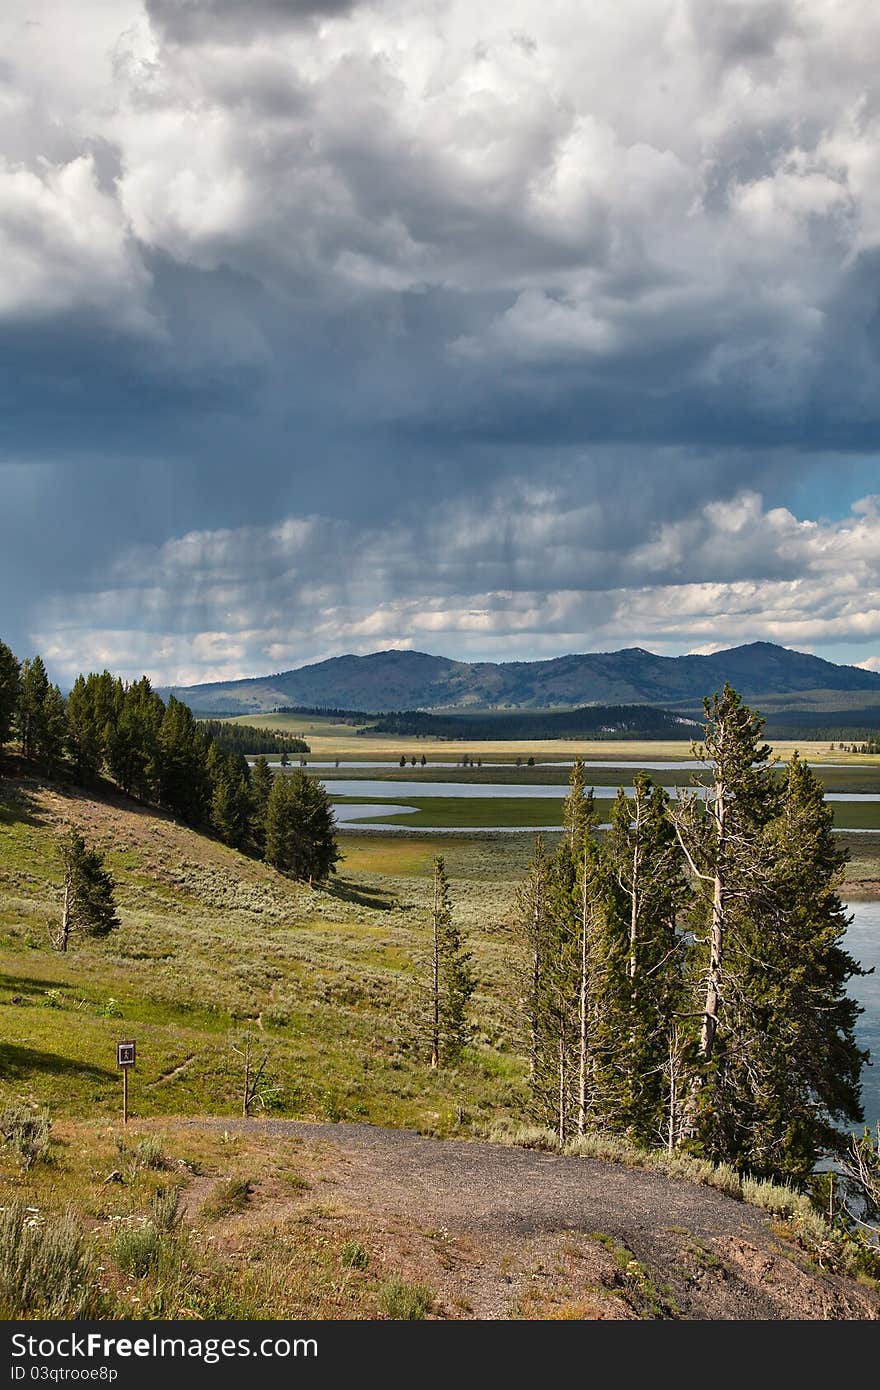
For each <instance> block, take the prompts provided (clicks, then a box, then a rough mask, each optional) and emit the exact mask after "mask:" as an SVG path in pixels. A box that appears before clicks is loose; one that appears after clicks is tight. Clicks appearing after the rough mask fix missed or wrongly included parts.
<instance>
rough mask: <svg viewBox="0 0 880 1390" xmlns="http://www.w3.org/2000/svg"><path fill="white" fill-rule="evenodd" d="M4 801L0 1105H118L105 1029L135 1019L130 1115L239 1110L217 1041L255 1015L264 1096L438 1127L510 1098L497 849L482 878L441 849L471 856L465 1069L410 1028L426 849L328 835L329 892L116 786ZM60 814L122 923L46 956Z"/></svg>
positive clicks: (509, 1020)
mask: <svg viewBox="0 0 880 1390" xmlns="http://www.w3.org/2000/svg"><path fill="white" fill-rule="evenodd" d="M4 798H5V800H4V805H3V808H2V814H0V971H2V975H3V984H2V992H0V1038H2V1042H0V1098H2V1099H3V1100H4V1101H9V1100H11V1099H15V1098H23V1099H34V1100H37V1101H39V1102H41V1103H46V1104H48V1105H49V1106H50V1107H51V1108H52V1110H53V1112H58V1113H67V1114H70V1115H79V1116H82V1115H96V1114H97V1115H106V1116H112V1115H114V1114H115V1113H116V1112H117V1110H118V1108H119V1076H118V1074H117V1072H116V1068H115V1042H116V1040H117V1039H118V1038H119V1037H122V1036H127V1035H129V1034H131V1036H133V1037H135V1038H136V1039H137V1040H138V1046H139V1053H138V1067H137V1071H136V1073H135V1075H134V1076H133V1078H132V1107H133V1110H134V1112H135V1113H136V1114H138V1115H160V1114H206V1113H207V1114H221V1115H222V1114H234V1113H236V1112H237V1111H238V1110H239V1109H240V1090H241V1070H242V1067H241V1063H240V1059H239V1057H238V1056H237V1055H236V1053H235V1052H234V1051H233V1043H237V1042H238V1041H240V1039H241V1037H242V1036H243V1035H244V1034H245V1033H247V1032H250V1033H251V1034H252V1036H253V1039H254V1047H255V1048H257V1049H260V1050H262V1049H264V1048H265V1050H266V1051H267V1052H268V1053H269V1059H270V1060H269V1063H268V1064H267V1077H269V1078H271V1081H272V1084H273V1086H277V1090H276V1091H274V1092H273V1094H272V1095H271V1096H270V1097H268V1100H269V1104H270V1106H271V1107H272V1108H274V1109H275V1110H277V1112H278V1113H282V1114H290V1115H299V1116H303V1117H306V1116H312V1117H315V1118H329V1119H342V1118H348V1119H365V1120H370V1121H372V1122H374V1123H379V1124H393V1125H406V1126H413V1127H416V1128H420V1129H424V1130H426V1131H429V1132H438V1133H447V1132H450V1131H451V1130H452V1129H456V1128H457V1129H460V1128H461V1127H462V1126H465V1127H468V1126H478V1125H480V1124H482V1123H488V1122H491V1120H492V1119H494V1118H496V1117H498V1116H499V1115H505V1114H508V1113H511V1114H518V1113H519V1112H520V1110H521V1107H522V1104H523V1099H524V1092H523V1066H522V1062H521V1060H520V1058H519V1056H518V1053H517V1050H516V1046H517V1039H516V1037H515V1027H514V1019H515V1016H516V1008H515V999H514V995H515V986H514V984H513V982H512V978H511V960H512V945H511V933H510V926H509V921H510V915H511V906H512V896H513V891H514V886H515V879H514V878H508V877H505V875H506V874H507V873H508V869H507V867H506V866H505V868H504V870H503V871H502V873H501V875H500V876H499V875H498V874H497V872H496V873H495V874H492V873H490V874H488V875H486V876H484V875H483V873H482V867H483V865H482V861H483V857H484V854H485V851H481V850H479V849H475V850H474V852H473V853H472V854H471V855H470V856H469V859H468V862H467V864H465V862H464V860H463V859H462V858H461V857H458V858H457V857H456V853H455V851H452V852H451V854H450V863H451V865H455V864H456V863H457V864H458V866H459V867H460V868H462V869H465V868H466V869H467V876H465V875H464V874H463V875H462V876H461V877H456V879H455V882H454V891H455V899H456V905H457V910H458V913H459V915H460V918H461V920H462V923H463V925H464V926H465V928H466V930H468V932H469V933H470V935H471V940H472V946H473V949H474V952H475V963H476V967H477V972H478V976H479V982H480V989H479V995H478V999H477V1015H478V1028H477V1035H476V1039H475V1043H474V1045H473V1047H472V1048H471V1049H470V1050H469V1052H468V1054H467V1057H466V1059H465V1061H464V1063H463V1064H462V1067H461V1069H460V1072H457V1073H448V1074H444V1075H442V1076H438V1075H437V1074H436V1073H432V1072H431V1069H430V1067H429V1066H428V1065H427V1055H428V1054H427V1049H426V1047H425V1033H424V1025H425V1019H426V1007H425V1006H426V982H427V973H426V972H427V957H426V953H427V947H428V932H427V926H428V905H429V897H428V884H427V877H426V875H427V872H428V871H429V868H430V860H431V851H432V848H433V847H431V846H425V845H423V844H419V845H418V846H417V847H415V849H413V848H411V845H410V843H404V844H401V845H400V846H398V845H397V844H395V843H394V842H393V840H389V841H388V842H387V843H386V845H385V846H384V847H383V849H382V852H381V854H380V855H379V856H378V857H377V856H376V852H375V850H374V849H373V847H372V846H369V847H368V846H365V845H364V843H363V841H362V840H359V839H355V840H353V841H351V842H350V841H348V840H347V839H343V851H344V853H345V854H346V856H348V855H349V854H351V856H352V862H351V863H349V862H348V858H347V857H346V859H345V860H343V862H342V864H341V865H340V870H341V872H340V874H339V875H338V877H337V878H336V879H335V880H334V881H333V884H332V886H331V888H330V890H329V891H319V890H314V891H313V890H310V889H308V888H306V887H304V886H301V885H296V884H294V883H292V882H290V881H289V880H287V879H285V878H284V877H283V876H281V875H279V874H277V873H275V871H274V870H272V869H270V868H269V867H268V866H266V865H264V864H260V863H257V862H255V861H253V860H250V859H247V858H245V857H244V856H242V855H239V854H238V853H236V852H235V851H233V850H230V849H228V848H226V847H225V846H223V845H221V844H219V843H217V842H216V841H214V840H211V839H209V838H207V837H205V836H201V835H197V834H195V833H194V832H192V831H189V830H187V829H185V828H183V827H181V826H179V825H177V824H175V823H174V822H172V821H170V820H168V819H167V818H164V817H162V816H158V815H156V814H154V813H149V812H146V811H142V810H140V809H138V808H136V807H133V806H132V804H131V803H126V802H124V801H122V800H121V799H118V798H115V797H113V796H109V795H108V796H107V797H106V798H105V799H103V800H93V799H88V798H85V797H81V796H76V795H64V794H62V793H60V792H59V791H58V790H57V789H48V788H37V787H30V788H26V789H22V788H19V789H18V791H17V793H15V794H12V793H11V792H10V791H9V790H6V791H5V792H4ZM70 824H73V825H77V826H79V827H80V828H81V829H82V830H83V831H84V832H85V833H86V834H87V835H88V837H89V839H90V840H91V841H93V842H95V843H97V844H98V845H99V846H100V847H101V848H102V849H104V850H106V851H107V862H108V865H109V867H110V869H111V871H112V873H113V874H114V877H115V879H116V882H117V889H118V900H119V906H120V915H121V918H122V926H121V928H120V929H119V930H118V931H116V932H114V933H113V934H112V936H111V937H109V938H107V939H106V940H103V941H101V940H92V939H88V938H85V939H82V940H78V941H76V942H74V944H73V945H72V947H71V950H70V951H69V952H68V953H66V954H63V955H62V954H59V953H58V952H56V951H54V950H52V949H51V947H50V944H49V936H48V927H49V924H50V922H51V921H52V920H53V919H56V918H57V915H58V913H59V911H60V894H61V864H60V860H59V859H58V857H57V851H56V848H55V845H56V840H57V836H58V835H59V834H60V833H61V831H62V828H63V827H65V826H66V825H70ZM517 838H519V837H517ZM443 848H444V852H447V850H448V849H449V850H451V847H447V846H445V845H444V847H443ZM489 852H490V853H491V851H489ZM453 872H454V873H455V872H456V870H455V869H454V868H453Z"/></svg>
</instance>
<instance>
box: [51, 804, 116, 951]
mask: <svg viewBox="0 0 880 1390" xmlns="http://www.w3.org/2000/svg"><path fill="white" fill-rule="evenodd" d="M60 852H61V860H62V863H63V865H64V902H63V907H62V915H61V926H60V930H59V932H58V935H57V937H56V941H55V945H56V946H57V948H58V950H60V951H66V950H67V947H68V945H69V943H70V937H71V934H72V933H73V932H81V933H82V934H83V935H85V936H106V935H107V934H108V932H111V931H113V929H114V928H115V927H118V926H119V917H118V916H117V913H116V901H115V893H114V885H113V879H112V877H111V875H110V874H109V873H108V871H107V869H106V868H105V865H104V858H103V855H102V854H100V852H99V851H98V850H96V849H90V848H89V847H88V846H87V845H86V842H85V840H84V839H83V837H82V835H80V834H79V832H78V831H76V830H72V831H71V832H70V834H69V835H67V836H66V838H65V839H64V840H62V842H61V845H60Z"/></svg>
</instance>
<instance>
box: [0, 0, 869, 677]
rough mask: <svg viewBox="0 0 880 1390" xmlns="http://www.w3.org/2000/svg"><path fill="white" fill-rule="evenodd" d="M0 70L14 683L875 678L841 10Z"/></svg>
mask: <svg viewBox="0 0 880 1390" xmlns="http://www.w3.org/2000/svg"><path fill="white" fill-rule="evenodd" d="M0 39H2V52H3V54H4V66H3V69H2V72H0V111H2V121H3V140H2V158H0V256H2V261H0V264H2V266H3V273H2V276H0V351H2V353H3V362H4V387H3V411H2V425H0V429H2V435H0V438H2V444H0V451H2V452H0V476H2V486H3V498H4V502H5V504H6V505H5V507H4V515H3V518H2V521H0V526H2V542H3V544H2V549H0V585H2V597H0V624H2V631H3V633H4V635H5V636H6V638H7V640H11V641H13V644H14V645H16V647H17V649H20V650H21V651H23V652H24V651H27V650H30V649H32V648H33V646H34V645H35V644H37V643H39V644H40V645H41V646H42V647H43V648H44V649H45V650H46V652H47V653H48V654H49V656H50V659H51V661H52V663H53V665H54V669H55V670H56V671H57V672H59V673H60V674H64V675H65V676H66V675H67V674H68V673H69V672H70V671H73V670H75V669H78V668H79V666H80V665H89V664H103V663H104V662H106V663H107V664H109V665H111V666H114V667H118V668H122V667H124V668H125V669H126V670H129V671H131V672H132V673H133V672H134V671H135V670H136V668H144V669H147V670H149V671H150V673H151V674H153V675H155V676H157V677H159V678H164V679H188V680H191V679H198V678H199V677H200V676H201V675H204V677H205V678H209V677H218V676H226V675H238V674H254V673H258V672H261V671H263V670H265V669H279V668H280V667H282V666H285V665H295V664H298V663H299V662H300V661H305V660H309V659H312V658H314V657H318V656H326V655H332V654H334V653H336V652H338V651H342V650H362V651H363V650H370V649H372V648H374V647H376V646H378V645H400V644H406V645H418V646H423V647H428V648H431V649H433V650H442V651H443V652H445V653H448V654H450V655H470V656H480V655H492V656H496V657H498V656H504V655H509V656H510V657H527V656H529V655H532V654H534V655H540V654H550V653H555V652H561V651H564V650H567V649H571V648H581V649H583V648H585V647H589V646H595V645H602V646H617V645H622V644H624V643H625V642H628V641H630V640H634V641H638V642H639V643H640V644H643V645H653V646H654V647H655V648H656V649H662V650H670V651H672V650H686V649H688V647H689V646H691V645H699V644H700V643H706V642H709V641H714V640H716V638H717V637H718V635H719V634H721V635H722V636H723V637H724V638H725V639H726V638H727V637H729V638H730V640H731V641H733V640H749V639H751V638H754V637H773V638H774V639H775V640H780V641H786V642H788V643H789V644H790V645H801V646H810V647H814V648H816V649H817V650H823V651H825V652H826V653H827V654H840V655H843V656H845V657H847V658H848V659H853V660H856V659H858V660H865V661H870V660H872V659H874V658H875V657H876V654H877V649H878V646H880V632H878V628H877V617H876V615H877V609H878V599H877V585H878V580H877V574H876V568H872V567H871V566H872V561H871V558H870V555H869V554H868V553H864V554H863V553H862V550H861V549H860V547H861V546H862V545H863V543H864V544H866V545H868V549H870V546H871V545H875V544H876V541H877V540H878V539H880V537H878V535H877V522H876V508H875V504H874V503H873V502H871V501H870V500H867V501H861V502H860V499H865V498H868V499H870V497H871V496H872V495H873V494H875V493H880V469H877V470H876V483H875V482H874V479H873V478H872V476H871V472H872V467H873V458H874V449H875V445H876V439H877V430H878V425H880V393H878V391H877V376H878V366H880V275H878V268H880V259H878V257H880V191H878V190H880V138H878V137H880V129H878V124H880V105H878V100H877V89H876V78H875V73H874V68H875V64H874V61H873V54H874V53H875V52H876V51H877V47H878V43H880V14H878V12H877V11H876V9H875V7H873V6H871V5H870V4H868V3H866V0H852V3H849V4H847V5H828V4H825V3H823V2H822V0H801V2H800V3H795V2H794V0H749V3H745V2H744V0H718V3H713V4H712V5H711V6H707V5H705V4H701V3H698V0H633V3H632V4H629V5H627V6H621V7H614V8H611V7H602V8H601V10H600V9H598V8H597V7H584V6H583V5H580V4H578V3H576V0H553V3H549V4H548V3H543V4H540V5H539V4H537V3H535V0H510V3H508V4H507V5H505V6H503V7H499V6H497V5H494V4H489V3H488V0H470V3H465V0H440V2H439V3H432V4H430V5H428V4H415V5H413V4H404V3H403V0H366V2H365V3H363V4H354V3H344V2H343V0H324V2H323V3H322V0H305V3H296V2H295V0H290V3H284V2H283V0H257V3H254V4H247V5H245V4H241V3H235V2H234V0H146V3H142V0H117V3H114V4H113V5H107V4H106V3H103V0H83V3H82V4H81V5H79V6H77V7H76V8H75V12H74V11H72V10H71V9H70V7H69V6H68V5H66V4H64V3H63V0H34V3H33V4H32V5H30V6H29V7H28V13H27V18H23V17H22V16H21V14H20V13H19V14H18V15H16V14H10V13H7V14H6V15H4V16H3V17H0ZM856 503H858V504H859V507H860V510H856V511H851V510H850V508H851V506H852V505H853V504H856ZM866 538H867V539H866Z"/></svg>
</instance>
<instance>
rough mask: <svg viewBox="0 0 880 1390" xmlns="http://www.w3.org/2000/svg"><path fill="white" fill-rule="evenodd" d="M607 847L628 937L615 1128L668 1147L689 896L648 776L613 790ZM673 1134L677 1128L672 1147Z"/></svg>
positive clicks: (662, 797)
mask: <svg viewBox="0 0 880 1390" xmlns="http://www.w3.org/2000/svg"><path fill="white" fill-rule="evenodd" d="M607 847H608V852H609V855H610V857H611V862H612V865H613V873H614V877H615V879H616V882H617V886H618V890H619V893H620V895H621V899H620V901H621V907H622V910H623V913H624V918H625V922H624V930H625V934H626V937H627V944H626V962H625V975H626V980H627V984H626V989H627V992H628V1002H627V1007H626V1015H627V1017H626V1021H625V1027H624V1033H625V1036H626V1040H627V1041H626V1046H623V1047H619V1048H618V1052H617V1057H618V1062H617V1065H618V1070H619V1072H620V1076H621V1080H622V1088H621V1097H620V1099H621V1104H620V1109H619V1112H618V1116H617V1123H618V1124H619V1125H620V1126H622V1127H623V1128H625V1129H626V1131H627V1133H628V1134H630V1135H631V1136H632V1137H634V1138H637V1139H639V1140H641V1141H643V1142H645V1143H656V1142H657V1139H658V1137H662V1136H665V1137H666V1139H667V1142H669V1115H670V1095H669V1092H670V1089H671V1088H674V1087H675V1086H676V1085H677V1083H678V1080H679V1077H678V1075H677V1074H676V1073H675V1069H673V1072H670V1066H669V1062H670V1056H672V1057H673V1058H675V1057H676V1055H677V1052H678V1047H679V1039H680V1037H681V1028H680V1025H679V1016H680V1015H682V1014H684V1013H685V1012H687V1004H686V1000H685V998H684V957H685V952H686V938H685V935H684V933H683V931H680V930H679V927H678V922H679V916H680V914H681V913H682V911H683V909H684V907H685V905H686V904H687V902H688V900H689V896H690V890H689V888H688V885H687V881H686V879H685V875H684V856H683V854H682V851H681V847H680V845H679V843H678V840H677V837H676V834H675V829H674V826H673V824H672V821H671V819H670V815H669V797H668V795H667V793H666V792H665V791H664V790H663V788H662V787H656V786H655V785H654V783H653V782H652V780H651V778H650V777H649V776H648V775H647V773H645V772H639V773H637V774H636V777H635V779H634V786H633V796H632V798H630V797H627V796H626V795H625V793H624V792H623V790H620V791H618V794H617V800H616V802H615V805H614V808H613V810H612V813H611V830H610V833H609V835H608V839H607ZM670 1049H672V1051H671V1052H670ZM672 1109H673V1112H675V1111H676V1106H675V1105H673V1107H672ZM674 1131H675V1125H673V1142H675V1138H676V1136H675V1132H674Z"/></svg>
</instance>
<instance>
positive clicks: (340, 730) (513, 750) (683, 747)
mask: <svg viewBox="0 0 880 1390" xmlns="http://www.w3.org/2000/svg"><path fill="white" fill-rule="evenodd" d="M229 722H230V723H232V724H250V725H253V726H254V727H256V728H258V729H276V730H279V731H280V732H282V733H289V734H295V735H296V736H297V737H299V738H304V739H305V740H306V742H307V743H308V744H309V746H310V748H311V751H312V756H313V757H315V758H321V759H325V758H329V759H331V760H332V759H335V758H344V759H346V760H349V759H355V760H356V759H359V758H360V759H364V760H367V759H370V758H395V759H396V758H399V757H400V755H401V754H402V753H403V754H405V755H406V757H407V758H409V757H411V756H412V755H413V754H415V756H416V757H417V758H420V757H421V756H422V754H423V753H424V754H425V756H426V757H427V758H437V759H441V760H443V761H444V762H449V761H452V762H455V761H457V760H458V759H460V758H462V757H464V755H465V754H467V755H468V757H473V758H481V759H482V761H483V763H492V762H509V761H510V760H511V759H516V758H522V759H523V761H525V759H526V758H528V757H529V755H534V756H535V757H540V759H541V761H542V762H553V761H559V762H563V761H565V760H566V759H569V760H570V759H571V758H574V757H580V758H589V759H590V760H598V761H605V762H609V763H614V762H616V761H617V760H619V759H624V760H625V761H627V762H629V761H631V760H633V759H641V758H644V759H646V760H649V761H659V760H662V761H664V762H666V761H669V762H673V761H678V760H681V761H687V760H688V759H689V758H690V757H691V741H690V737H687V738H684V739H680V740H679V739H676V740H671V739H668V740H660V739H658V740H655V741H646V740H635V739H542V740H541V741H540V742H535V741H534V740H528V739H499V740H497V741H496V740H493V741H492V742H486V741H485V740H482V741H480V740H475V739H439V738H413V737H411V736H401V735H397V734H373V733H371V732H370V729H369V726H365V732H364V733H360V734H359V733H357V732H356V730H355V728H354V726H352V725H350V724H338V723H336V722H335V721H334V720H333V719H332V718H329V717H328V718H324V717H322V716H321V715H301V714H243V715H236V716H233V717H232V718H231V719H230V720H229ZM772 746H773V752H774V754H776V756H777V757H780V758H782V759H784V760H787V759H788V758H790V757H791V755H792V753H793V752H795V751H797V752H799V753H800V754H801V756H802V757H804V758H808V759H809V760H810V761H811V762H841V763H846V764H855V765H871V766H874V767H876V768H877V769H880V755H874V756H872V757H867V758H866V757H865V756H864V755H862V754H852V753H841V752H839V750H838V748H837V746H836V744H832V743H831V742H830V741H829V740H827V739H807V738H803V739H780V740H778V741H776V742H774V743H773V745H772Z"/></svg>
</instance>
